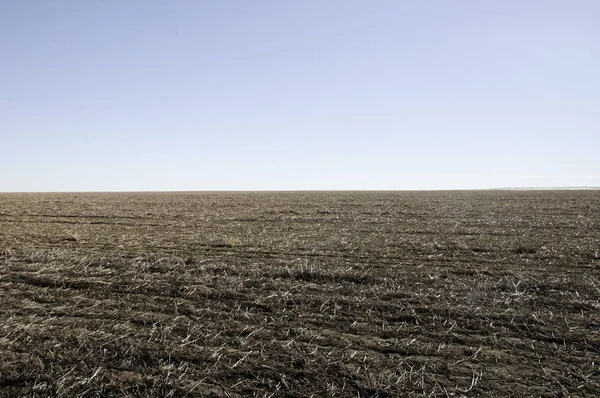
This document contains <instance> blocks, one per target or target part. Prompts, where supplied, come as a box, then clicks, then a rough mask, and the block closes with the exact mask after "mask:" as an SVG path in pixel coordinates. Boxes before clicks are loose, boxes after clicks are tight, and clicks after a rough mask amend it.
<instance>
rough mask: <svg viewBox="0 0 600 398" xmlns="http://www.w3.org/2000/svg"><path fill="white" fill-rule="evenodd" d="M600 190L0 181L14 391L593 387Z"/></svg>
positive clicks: (9, 374)
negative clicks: (32, 191) (122, 188)
mask: <svg viewBox="0 0 600 398" xmlns="http://www.w3.org/2000/svg"><path fill="white" fill-rule="evenodd" d="M599 199H600V197H599V196H598V193H597V192H594V191H586V192H577V191H568V192H502V191H497V192H437V193H417V192H412V193H411V192H406V193H383V192H382V193H269V194H268V193H230V194H225V193H222V194H220V193H212V194H208V193H206V194H202V193H172V194H38V195H25V194H3V195H0V297H1V299H2V308H1V309H0V313H1V316H0V395H2V396H15V397H21V396H39V397H46V396H57V397H87V396H90V397H91V396H114V397H125V396H172V397H178V396H223V397H238V396H239V397H242V396H256V397H269V396H273V397H275V396H293V397H310V396H349V397H356V396H361V397H367V396H378V397H393V396H442V397H446V396H477V395H479V396H548V397H550V396H552V397H555V396H596V395H597V393H598V391H600V370H599V367H598V364H599V363H600V259H599V256H598V250H599V249H600V244H599V242H600V233H599V232H598V231H600V218H599V216H598V214H600V200H599ZM73 231H76V232H73Z"/></svg>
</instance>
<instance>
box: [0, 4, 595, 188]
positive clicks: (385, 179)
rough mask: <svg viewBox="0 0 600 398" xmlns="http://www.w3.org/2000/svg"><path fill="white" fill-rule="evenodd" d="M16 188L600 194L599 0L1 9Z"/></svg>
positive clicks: (8, 150)
mask: <svg viewBox="0 0 600 398" xmlns="http://www.w3.org/2000/svg"><path fill="white" fill-rule="evenodd" d="M0 149H1V152H0V153H1V155H0V191H121V190H125V191H134V190H150V191H156V190H294V189H326V190H329V189H331V190H334V189H388V190H396V189H465V188H497V187H548V186H551V187H552V186H554V187H556V186H600V155H598V153H599V150H600V1H597V0H589V1H583V0H571V1H567V0H564V1H553V0H529V1H527V0H526V1H523V0H519V1H517V0H508V1H495V0H494V1H492V0H489V1H485V0H481V1H479V0H478V1H475V0H471V1H467V0H464V1H461V0H458V1H451V0H431V1H416V0H413V1H401V0H390V1H383V0H381V1H365V0H363V1H352V0H350V1H348V0H344V1H340V0H319V1H315V0H303V1H285V0H282V1H275V0H270V1H264V0H256V1H242V0H236V1H233V0H211V1H208V0H207V1H200V0H197V1H196V0H188V1H184V0H180V1H141V0H128V1H121V0H108V1H75V0H72V1H66V0H63V1H60V0H59V1H52V2H50V1H47V2H44V1H33V0H6V1H2V2H0Z"/></svg>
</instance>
